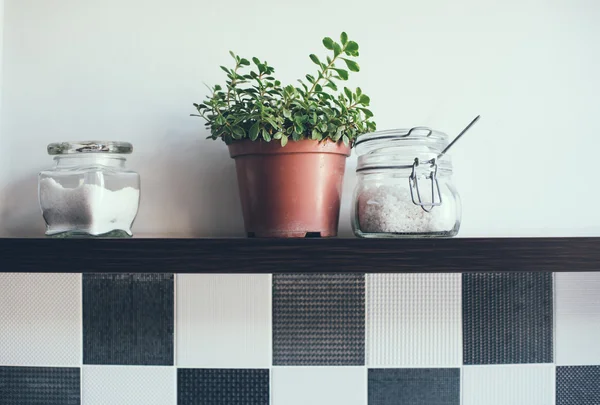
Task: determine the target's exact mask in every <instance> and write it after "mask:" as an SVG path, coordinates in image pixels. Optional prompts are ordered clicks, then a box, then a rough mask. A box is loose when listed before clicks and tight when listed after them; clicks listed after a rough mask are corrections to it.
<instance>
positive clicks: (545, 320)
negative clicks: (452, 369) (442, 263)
mask: <svg viewBox="0 0 600 405" xmlns="http://www.w3.org/2000/svg"><path fill="white" fill-rule="evenodd" d="M552 324H553V321H552V273H499V274H493V273H487V274H463V361H464V364H519V363H551V362H552V351H553V342H552V336H553V332H552Z"/></svg>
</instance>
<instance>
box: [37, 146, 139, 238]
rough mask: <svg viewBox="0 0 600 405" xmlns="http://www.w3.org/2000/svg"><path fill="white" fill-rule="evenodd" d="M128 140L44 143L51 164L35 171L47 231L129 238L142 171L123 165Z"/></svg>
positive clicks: (55, 233)
mask: <svg viewBox="0 0 600 405" xmlns="http://www.w3.org/2000/svg"><path fill="white" fill-rule="evenodd" d="M132 151H133V146H132V145H131V144H130V143H127V142H112V141H85V142H63V143H52V144H50V145H48V154H49V155H52V156H54V161H55V162H56V164H55V166H54V167H53V168H52V169H49V170H45V171H42V172H41V173H40V174H39V199H40V206H41V209H42V215H43V217H44V220H45V221H46V235H48V236H55V237H86V236H89V237H130V236H132V233H131V226H132V224H133V221H134V220H135V217H136V215H137V212H138V208H139V202H140V176H139V175H138V174H137V173H136V172H134V171H130V170H128V169H127V168H126V167H125V163H126V158H125V156H126V155H127V154H130V153H131V152H132Z"/></svg>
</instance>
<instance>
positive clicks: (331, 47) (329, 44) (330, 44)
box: [323, 37, 334, 50]
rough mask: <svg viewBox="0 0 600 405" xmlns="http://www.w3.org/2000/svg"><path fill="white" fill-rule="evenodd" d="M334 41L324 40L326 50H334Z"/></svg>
mask: <svg viewBox="0 0 600 405" xmlns="http://www.w3.org/2000/svg"><path fill="white" fill-rule="evenodd" d="M333 44H334V42H333V39H331V38H329V37H325V38H323V45H325V48H327V49H329V50H333Z"/></svg>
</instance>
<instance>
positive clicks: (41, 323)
mask: <svg viewBox="0 0 600 405" xmlns="http://www.w3.org/2000/svg"><path fill="white" fill-rule="evenodd" d="M0 292H1V293H0V325H1V328H0V342H1V344H0V365H5V366H79V365H81V333H82V332H81V328H82V320H81V319H82V316H81V311H82V309H81V308H82V303H81V275H80V274H40V273H35V274H32V273H18V274H17V273H0Z"/></svg>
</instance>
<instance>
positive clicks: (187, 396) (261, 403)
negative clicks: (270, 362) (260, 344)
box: [177, 368, 269, 405]
mask: <svg viewBox="0 0 600 405" xmlns="http://www.w3.org/2000/svg"><path fill="white" fill-rule="evenodd" d="M177 405H269V370H259V369H192V368H180V369H178V370H177Z"/></svg>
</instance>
